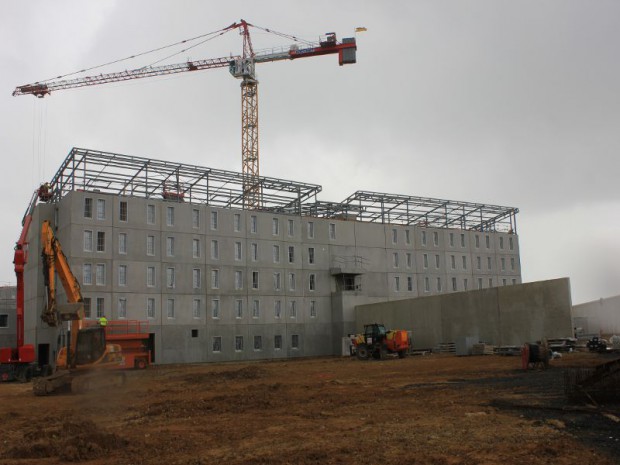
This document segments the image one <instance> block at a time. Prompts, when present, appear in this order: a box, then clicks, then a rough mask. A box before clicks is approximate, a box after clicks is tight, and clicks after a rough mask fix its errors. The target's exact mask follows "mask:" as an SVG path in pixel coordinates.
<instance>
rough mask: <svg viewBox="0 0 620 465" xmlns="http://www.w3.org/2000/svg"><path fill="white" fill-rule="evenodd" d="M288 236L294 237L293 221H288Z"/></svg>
mask: <svg viewBox="0 0 620 465" xmlns="http://www.w3.org/2000/svg"><path fill="white" fill-rule="evenodd" d="M288 235H289V237H292V236H294V235H295V221H294V220H288Z"/></svg>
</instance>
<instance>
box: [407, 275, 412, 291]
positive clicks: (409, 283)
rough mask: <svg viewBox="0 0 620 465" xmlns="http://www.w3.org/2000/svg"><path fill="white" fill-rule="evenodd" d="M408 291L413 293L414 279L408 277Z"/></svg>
mask: <svg viewBox="0 0 620 465" xmlns="http://www.w3.org/2000/svg"><path fill="white" fill-rule="evenodd" d="M407 290H408V291H409V292H411V291H413V277H411V276H407Z"/></svg>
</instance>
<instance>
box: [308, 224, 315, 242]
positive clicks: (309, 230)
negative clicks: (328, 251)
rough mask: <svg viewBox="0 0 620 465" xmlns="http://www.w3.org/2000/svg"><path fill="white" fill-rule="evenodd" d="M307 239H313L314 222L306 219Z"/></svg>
mask: <svg viewBox="0 0 620 465" xmlns="http://www.w3.org/2000/svg"><path fill="white" fill-rule="evenodd" d="M308 239H314V222H313V221H308Z"/></svg>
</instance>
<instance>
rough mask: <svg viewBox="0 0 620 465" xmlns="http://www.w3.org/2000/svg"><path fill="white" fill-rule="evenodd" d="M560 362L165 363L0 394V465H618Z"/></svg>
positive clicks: (612, 412)
mask: <svg viewBox="0 0 620 465" xmlns="http://www.w3.org/2000/svg"><path fill="white" fill-rule="evenodd" d="M607 360H609V358H605V356H603V355H597V354H588V353H571V354H564V356H563V358H562V359H561V360H554V361H553V362H552V366H551V368H550V369H549V370H546V371H542V370H535V371H529V372H523V371H522V370H520V359H519V358H518V357H500V356H490V355H489V356H477V357H455V356H450V355H426V356H411V357H408V358H406V359H403V360H399V359H390V360H385V361H365V362H363V361H358V360H356V359H353V358H350V359H349V358H319V359H304V360H286V361H277V362H273V361H272V362H252V363H234V364H233V363H229V364H217V365H215V364H200V365H174V366H171V365H166V366H155V367H151V368H149V369H148V370H145V371H131V372H128V380H127V384H126V386H125V387H123V388H119V389H115V390H109V391H107V392H101V391H100V392H90V393H87V394H80V395H76V394H62V395H57V396H53V397H34V396H33V394H32V391H31V385H30V384H12V383H5V384H0V433H1V434H0V441H2V443H1V445H0V464H6V465H16V464H33V465H34V464H37V465H45V464H60V463H68V462H73V463H82V464H93V465H95V464H96V465H103V464H106V465H107V464H126V465H129V464H134V465H138V464H154V465H157V464H170V465H171V464H183V465H203V464H220V463H226V464H230V465H234V464H379V463H380V464H396V463H398V464H436V465H468V464H489V465H495V464H500V463H501V464H507V465H509V464H515V465H516V464H519V465H521V464H524V463H527V464H554V465H568V464H597V465H611V464H617V463H619V462H620V458H619V457H620V422H619V421H620V418H619V417H620V405H598V406H597V407H594V406H590V407H587V406H584V405H583V404H569V403H568V402H567V401H566V399H565V397H564V390H563V379H564V378H563V373H564V371H565V370H564V369H565V368H567V367H578V366H592V365H594V364H597V363H601V362H603V361H607Z"/></svg>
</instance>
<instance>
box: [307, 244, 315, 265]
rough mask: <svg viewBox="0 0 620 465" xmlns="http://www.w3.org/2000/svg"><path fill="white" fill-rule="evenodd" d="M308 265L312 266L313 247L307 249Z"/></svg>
mask: <svg viewBox="0 0 620 465" xmlns="http://www.w3.org/2000/svg"><path fill="white" fill-rule="evenodd" d="M308 263H309V264H310V265H314V247H308Z"/></svg>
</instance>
